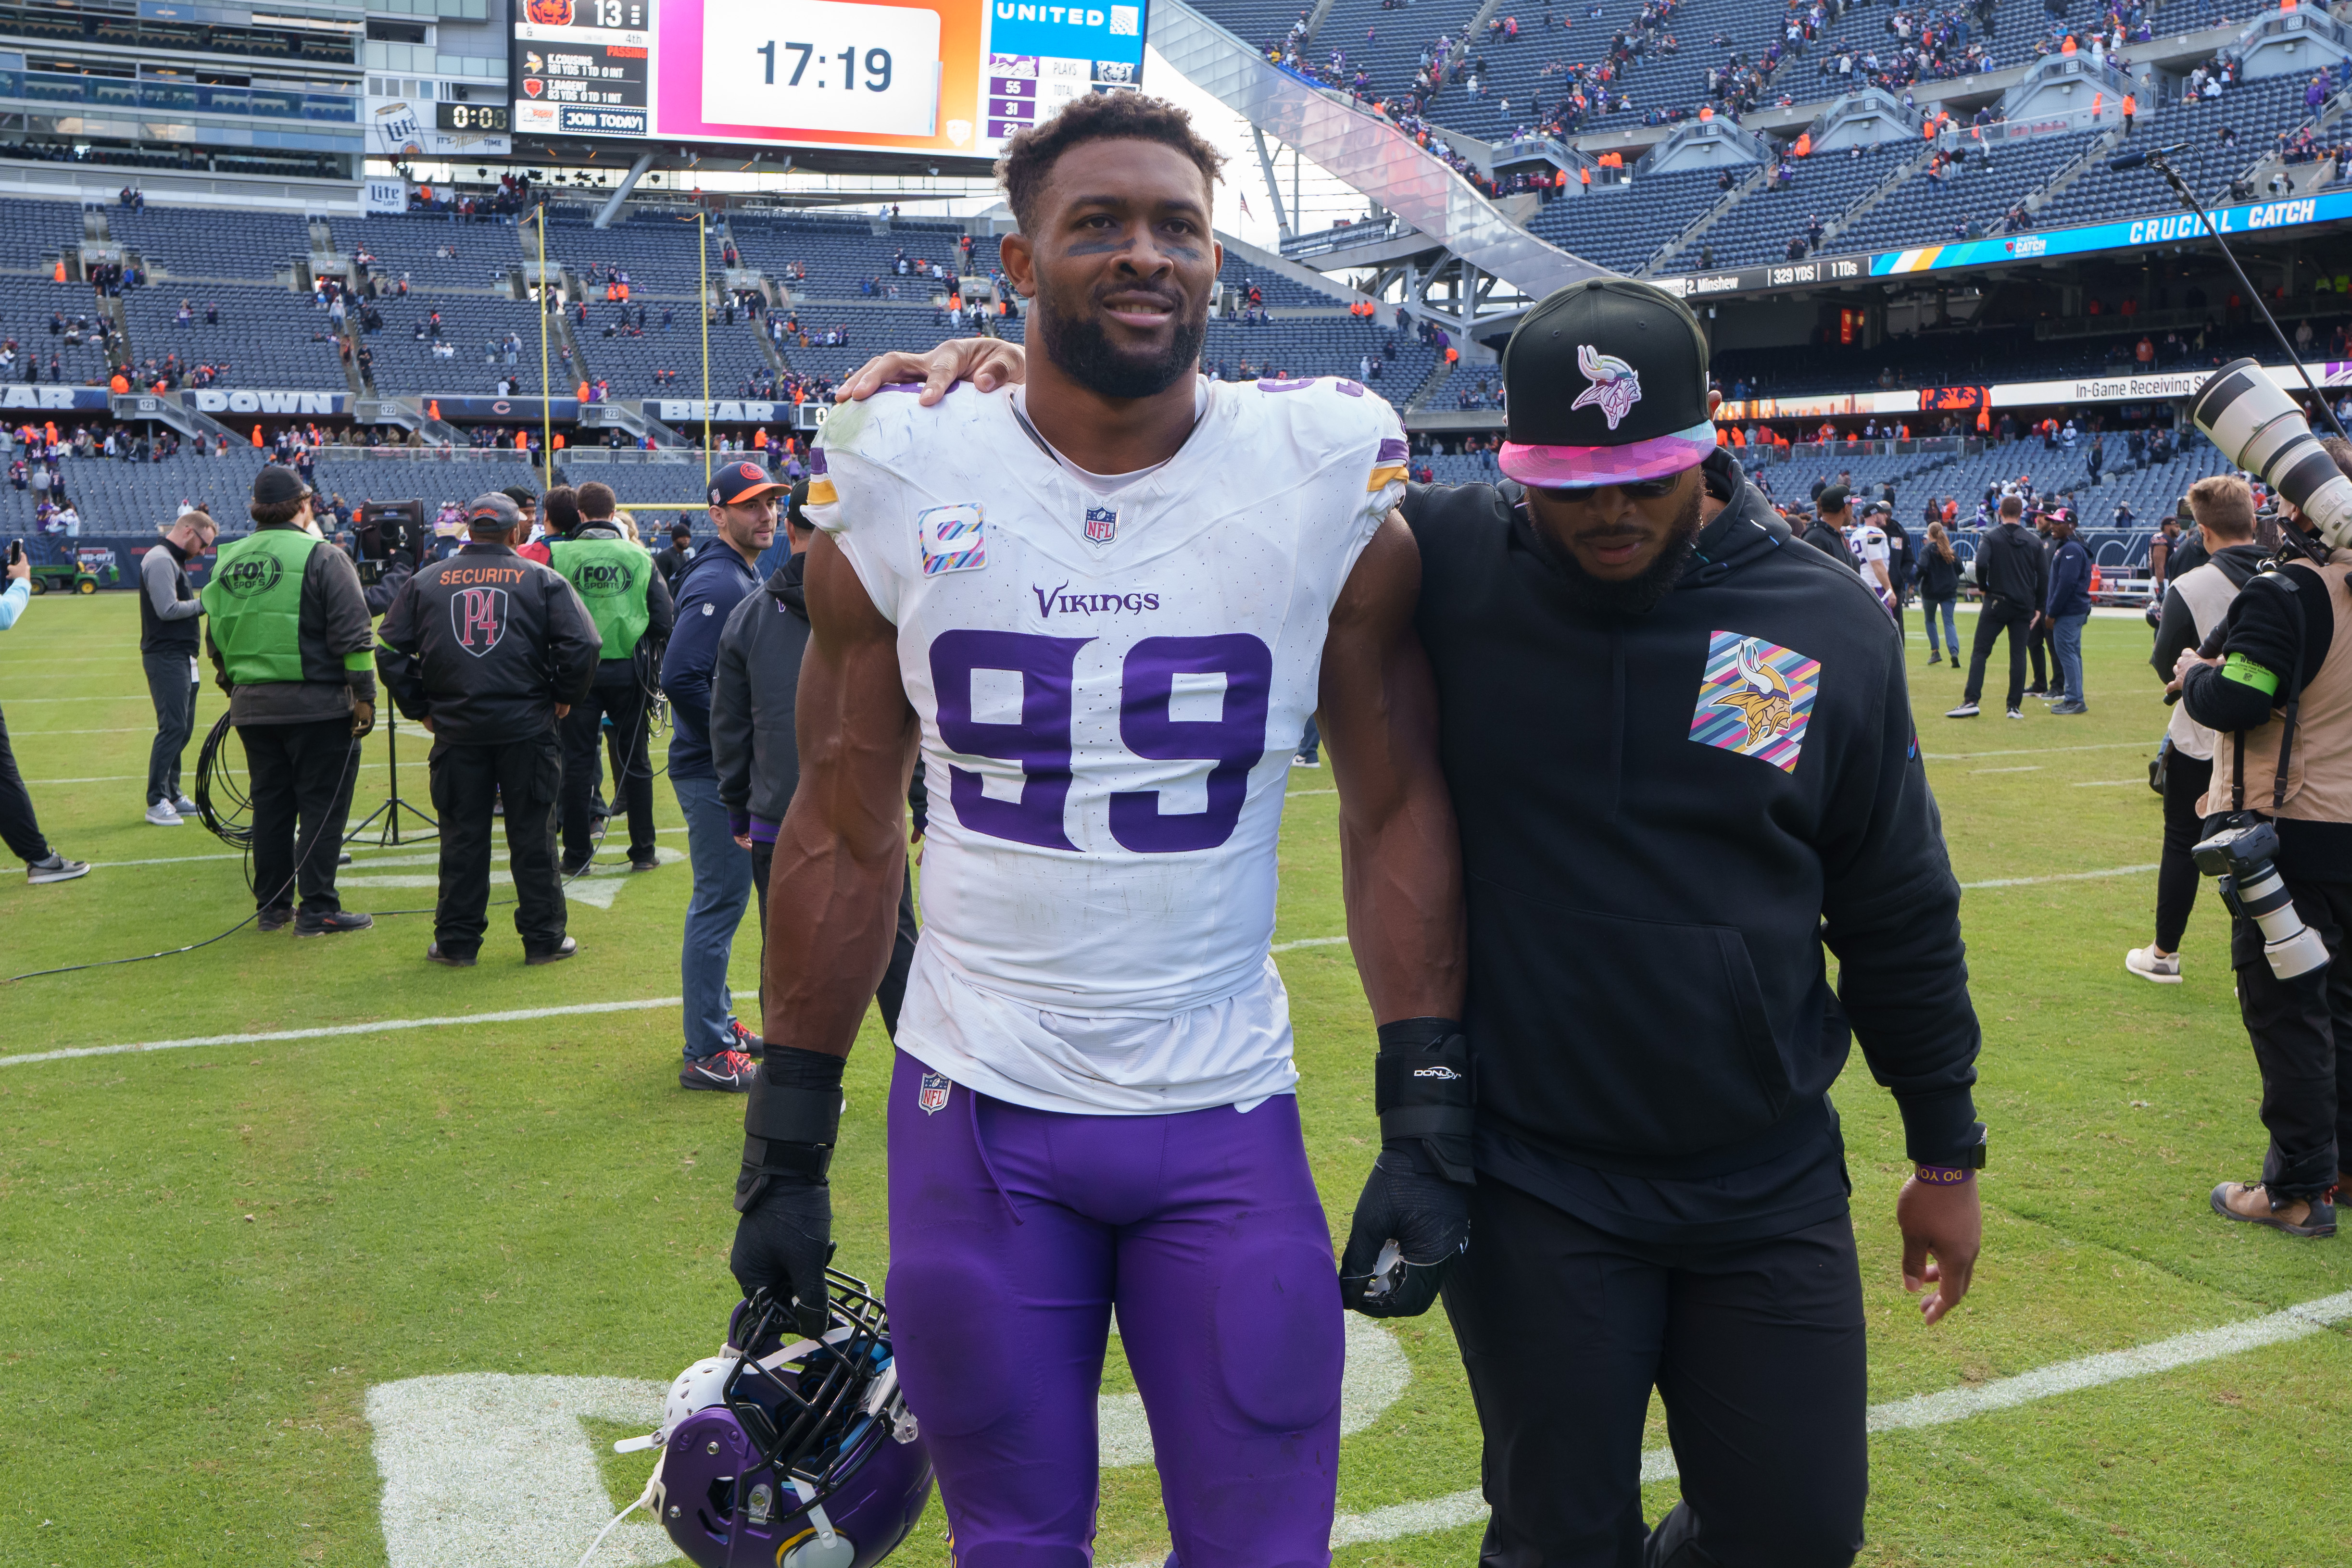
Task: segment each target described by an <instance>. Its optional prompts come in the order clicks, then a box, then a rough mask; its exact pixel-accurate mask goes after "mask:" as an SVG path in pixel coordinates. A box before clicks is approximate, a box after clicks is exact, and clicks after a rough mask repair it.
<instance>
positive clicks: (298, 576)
mask: <svg viewBox="0 0 2352 1568" xmlns="http://www.w3.org/2000/svg"><path fill="white" fill-rule="evenodd" d="M314 501H315V497H313V495H312V493H311V490H310V486H308V485H305V484H304V483H302V480H301V477H300V476H299V475H297V474H296V473H295V472H294V470H292V469H291V468H288V467H284V466H282V465H278V464H275V463H273V464H270V465H268V466H266V467H264V468H263V469H262V470H261V471H260V472H259V473H258V474H256V475H255V476H253V499H252V502H251V504H250V505H249V506H248V507H247V512H248V513H249V514H250V515H251V516H252V517H253V520H254V522H255V524H256V525H257V526H256V528H255V529H254V531H253V532H252V533H250V534H248V535H247V536H246V537H245V538H241V539H236V540H233V541H231V542H230V543H228V544H226V545H225V546H223V547H222V549H221V552H220V559H218V560H217V561H216V562H215V564H214V567H213V573H212V578H211V580H209V581H208V582H206V583H205V591H204V593H203V595H202V598H203V600H204V606H205V619H206V621H207V622H209V624H208V626H207V628H206V631H205V641H206V643H208V644H209V645H210V647H211V651H212V660H213V668H214V670H215V673H216V674H217V677H218V679H219V682H220V685H221V686H222V687H223V689H225V690H226V692H227V693H228V713H229V722H230V723H231V724H232V725H234V726H235V727H236V734H237V738H238V739H239V740H241V741H243V742H244V744H245V765H246V774H247V791H248V793H250V795H251V796H252V798H253V891H254V896H255V898H256V899H257V901H258V906H259V908H260V910H261V918H260V922H259V925H260V929H262V930H264V931H282V930H284V929H285V928H286V927H287V926H288V925H292V926H293V927H294V935H296V936H333V935H336V934H338V933H341V932H346V931H364V930H366V929H367V928H368V927H369V926H371V925H374V924H375V922H374V921H373V919H371V918H370V917H369V916H367V915H359V914H354V913H352V912H350V911H347V910H345V909H344V908H343V906H342V901H341V898H339V897H338V896H337V895H336V893H335V862H336V859H337V857H338V855H339V853H340V852H341V847H342V840H343V822H344V820H345V819H346V817H347V816H348V815H349V814H350V804H351V794H350V791H349V789H347V788H346V786H347V784H348V782H349V780H350V779H351V776H352V769H353V764H354V760H355V758H356V755H357V753H356V751H355V748H354V747H352V739H353V737H357V736H363V735H365V734H367V732H368V731H369V730H371V729H373V728H374V727H375V664H374V658H373V645H374V642H375V635H374V622H373V617H372V616H370V615H369V613H368V607H367V600H366V597H365V596H364V595H363V594H362V592H361V591H360V577H359V572H358V570H356V569H355V568H353V567H352V561H351V558H350V557H349V556H347V555H345V554H344V553H343V552H342V551H341V550H339V549H335V548H334V547H333V546H331V545H329V544H328V543H327V541H326V540H325V539H324V538H320V534H319V529H318V525H317V523H316V522H315V521H314V520H313V516H312V507H313V505H314ZM298 821H299V824H300V833H299V837H298V836H297V833H296V824H297V822H298ZM298 886H299V893H300V897H301V904H300V908H299V912H298V911H297V909H296V908H295V906H294V905H293V904H291V903H290V902H289V900H290V899H291V898H292V897H293V896H294V894H295V893H296V891H297V888H298Z"/></svg>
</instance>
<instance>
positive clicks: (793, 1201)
mask: <svg viewBox="0 0 2352 1568" xmlns="http://www.w3.org/2000/svg"><path fill="white" fill-rule="evenodd" d="M803 1146H807V1145H803ZM826 1152H827V1153H830V1151H826ZM755 1179H756V1180H758V1181H759V1182H761V1186H760V1189H759V1190H758V1191H757V1192H756V1193H753V1194H751V1195H750V1196H749V1197H746V1196H745V1193H744V1191H743V1189H744V1187H745V1186H747V1185H749V1184H751V1182H753V1181H754V1180H755ZM735 1206H736V1207H738V1208H740V1209H741V1210H742V1216H743V1217H742V1218H740V1219H739V1220H737V1221H736V1222H735V1249H734V1250H733V1251H732V1252H730V1253H729V1254H728V1258H727V1267H728V1268H729V1269H730V1270H732V1271H733V1273H734V1275H735V1282H736V1283H737V1284H738V1285H740V1286H741V1287H742V1288H743V1295H744V1298H745V1299H746V1300H756V1299H757V1298H758V1296H759V1294H760V1292H761V1291H767V1292H768V1295H769V1297H770V1299H772V1300H773V1301H789V1302H791V1303H792V1306H793V1323H794V1326H795V1327H797V1328H798V1329H799V1330H800V1332H801V1333H802V1334H803V1335H804V1336H806V1337H807V1338H810V1339H814V1338H815V1337H816V1336H817V1335H819V1334H821V1333H824V1298H825V1290H824V1265H825V1260H827V1259H829V1258H831V1257H832V1256H833V1188H832V1187H831V1186H828V1185H827V1184H826V1183H825V1181H824V1178H823V1177H814V1178H812V1177H809V1176H800V1175H797V1174H793V1173H786V1172H777V1173H771V1174H769V1175H767V1176H763V1177H759V1178H754V1177H752V1176H750V1175H749V1174H748V1173H747V1174H746V1175H745V1176H743V1177H741V1178H740V1179H739V1180H738V1181H737V1183H736V1196H735Z"/></svg>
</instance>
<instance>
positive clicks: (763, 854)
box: [710, 479, 925, 1040]
mask: <svg viewBox="0 0 2352 1568" xmlns="http://www.w3.org/2000/svg"><path fill="white" fill-rule="evenodd" d="M807 500H808V481H807V480H805V479H803V480H802V481H801V482H800V483H799V484H797V485H795V486H793V492H792V500H791V503H790V505H789V506H788V507H786V508H785V512H784V528H785V532H786V535H787V537H788V538H790V540H791V543H792V554H791V555H789V556H787V557H786V558H785V559H784V562H783V564H782V566H779V567H778V568H776V570H774V571H772V572H771V573H770V574H769V575H768V580H767V581H766V582H764V583H762V584H761V589H760V591H757V592H754V593H747V594H745V595H744V596H743V598H742V601H740V603H738V604H737V605H736V606H735V608H734V610H733V611H732V612H730V614H729V615H728V617H727V625H726V628H725V629H724V630H723V631H721V632H719V662H718V664H717V665H716V667H715V668H714V669H713V670H712V672H711V677H710V755H711V761H712V763H713V764H714V765H715V766H716V767H717V768H718V770H719V803H720V804H721V805H723V806H725V807H726V808H727V811H728V816H729V819H730V826H731V827H732V828H733V830H734V832H735V841H736V842H737V843H739V844H740V845H742V846H743V847H744V848H746V849H748V850H750V851H751V883H752V886H753V888H754V890H755V894H756V897H755V902H756V904H757V906H758V908H759V911H760V940H761V974H762V975H763V976H764V975H765V974H766V973H767V958H766V952H767V935H768V865H769V862H770V861H771V860H772V858H773V856H774V854H775V851H776V830H777V828H778V826H779V825H781V824H782V821H783V820H784V811H785V810H786V809H787V808H788V807H790V806H791V805H792V803H793V789H795V788H797V787H798V785H799V784H800V777H801V765H800V751H799V747H798V745H797V743H796V741H795V740H794V737H793V697H794V694H795V693H796V692H797V691H798V690H799V687H800V679H801V655H802V654H803V653H805V652H806V651H807V649H808V640H809V622H808V604H807V601H806V599H805V598H804V597H803V592H802V589H801V574H802V572H803V571H804V570H806V569H807V566H808V547H809V540H810V538H812V537H814V525H813V524H811V523H810V521H809V520H808V515H807V513H806V512H805V511H803V507H804V506H805V504H806V503H807ZM907 803H908V806H909V807H911V808H912V810H913V813H914V837H915V839H916V841H918V842H919V841H921V839H922V836H923V817H924V807H925V798H924V791H923V773H922V769H921V768H917V769H916V770H915V776H914V781H913V784H912V786H911V787H910V788H909V789H908V791H907ZM913 863H914V862H913V861H912V860H910V861H909V865H910V867H911V865H912V864H913ZM917 935H918V927H917V926H916V924H915V884H914V874H913V872H912V871H911V869H910V870H909V871H908V873H907V877H906V881H905V883H903V884H902V885H901V887H900V888H899V890H898V940H897V942H896V943H895V944H894V945H893V946H892V947H891V949H890V964H889V967H887V968H886V969H885V970H884V971H883V973H882V983H881V985H880V986H879V987H878V988H877V989H876V990H875V993H874V999H875V1000H876V1001H877V1003H879V1004H880V1006H881V1009H882V1027H883V1029H884V1030H886V1031H887V1032H888V1034H889V1035H890V1037H891V1038H892V1039H893V1040H896V1039H897V1038H898V1003H899V1001H900V999H901V998H904V997H905V996H906V994H907V971H908V967H910V966H912V965H913V963H914V961H915V939H916V936H917ZM763 1001H764V998H763Z"/></svg>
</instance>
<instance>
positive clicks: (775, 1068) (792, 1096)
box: [743, 1046, 845, 1181]
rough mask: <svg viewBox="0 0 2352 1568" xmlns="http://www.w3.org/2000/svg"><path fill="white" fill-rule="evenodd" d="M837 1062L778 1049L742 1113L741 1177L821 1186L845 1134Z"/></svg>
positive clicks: (811, 1053) (816, 1054) (764, 1066)
mask: <svg viewBox="0 0 2352 1568" xmlns="http://www.w3.org/2000/svg"><path fill="white" fill-rule="evenodd" d="M844 1065H845V1062H844V1061H843V1059H842V1058H840V1057H838V1056H830V1055H827V1054H825V1053H824V1052H822V1051H802V1050H798V1049H796V1048H793V1047H785V1046H779V1047H778V1048H777V1049H776V1050H775V1051H772V1053H770V1056H769V1059H768V1061H765V1062H763V1063H762V1064H761V1072H760V1076H759V1077H758V1078H756V1079H754V1080H753V1081H752V1083H751V1094H750V1096H749V1097H748V1100H747V1102H746V1103H745V1104H744V1107H743V1171H744V1174H745V1175H746V1176H755V1175H757V1176H766V1175H775V1174H787V1173H788V1174H791V1175H795V1176H806V1177H808V1178H810V1179H812V1180H815V1181H823V1180H824V1174H825V1171H826V1169H827V1168H828V1167H830V1166H831V1165H832V1164H833V1145H834V1143H835V1140H836V1139H837V1138H838V1137H839V1135H840V1132H841V1070H842V1068H843V1067H844Z"/></svg>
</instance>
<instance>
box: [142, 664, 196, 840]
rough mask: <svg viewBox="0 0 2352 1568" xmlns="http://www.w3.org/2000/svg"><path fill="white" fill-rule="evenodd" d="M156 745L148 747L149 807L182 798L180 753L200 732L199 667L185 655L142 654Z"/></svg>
mask: <svg viewBox="0 0 2352 1568" xmlns="http://www.w3.org/2000/svg"><path fill="white" fill-rule="evenodd" d="M139 661H140V663H141V664H142V665H144V666H145V667H146V671H147V697H148V700H149V701H151V702H152V703H153V704H154V705H155V742H154V744H153V745H152V746H150V747H148V748H147V804H149V805H150V806H152V805H154V804H155V803H156V802H157V801H159V800H178V799H179V797H180V753H182V752H184V751H185V750H186V749H187V748H188V737H190V736H192V735H194V734H195V732H196V667H195V665H194V664H193V663H191V662H190V660H189V657H188V655H187V654H185V653H142V654H141V655H139Z"/></svg>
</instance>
